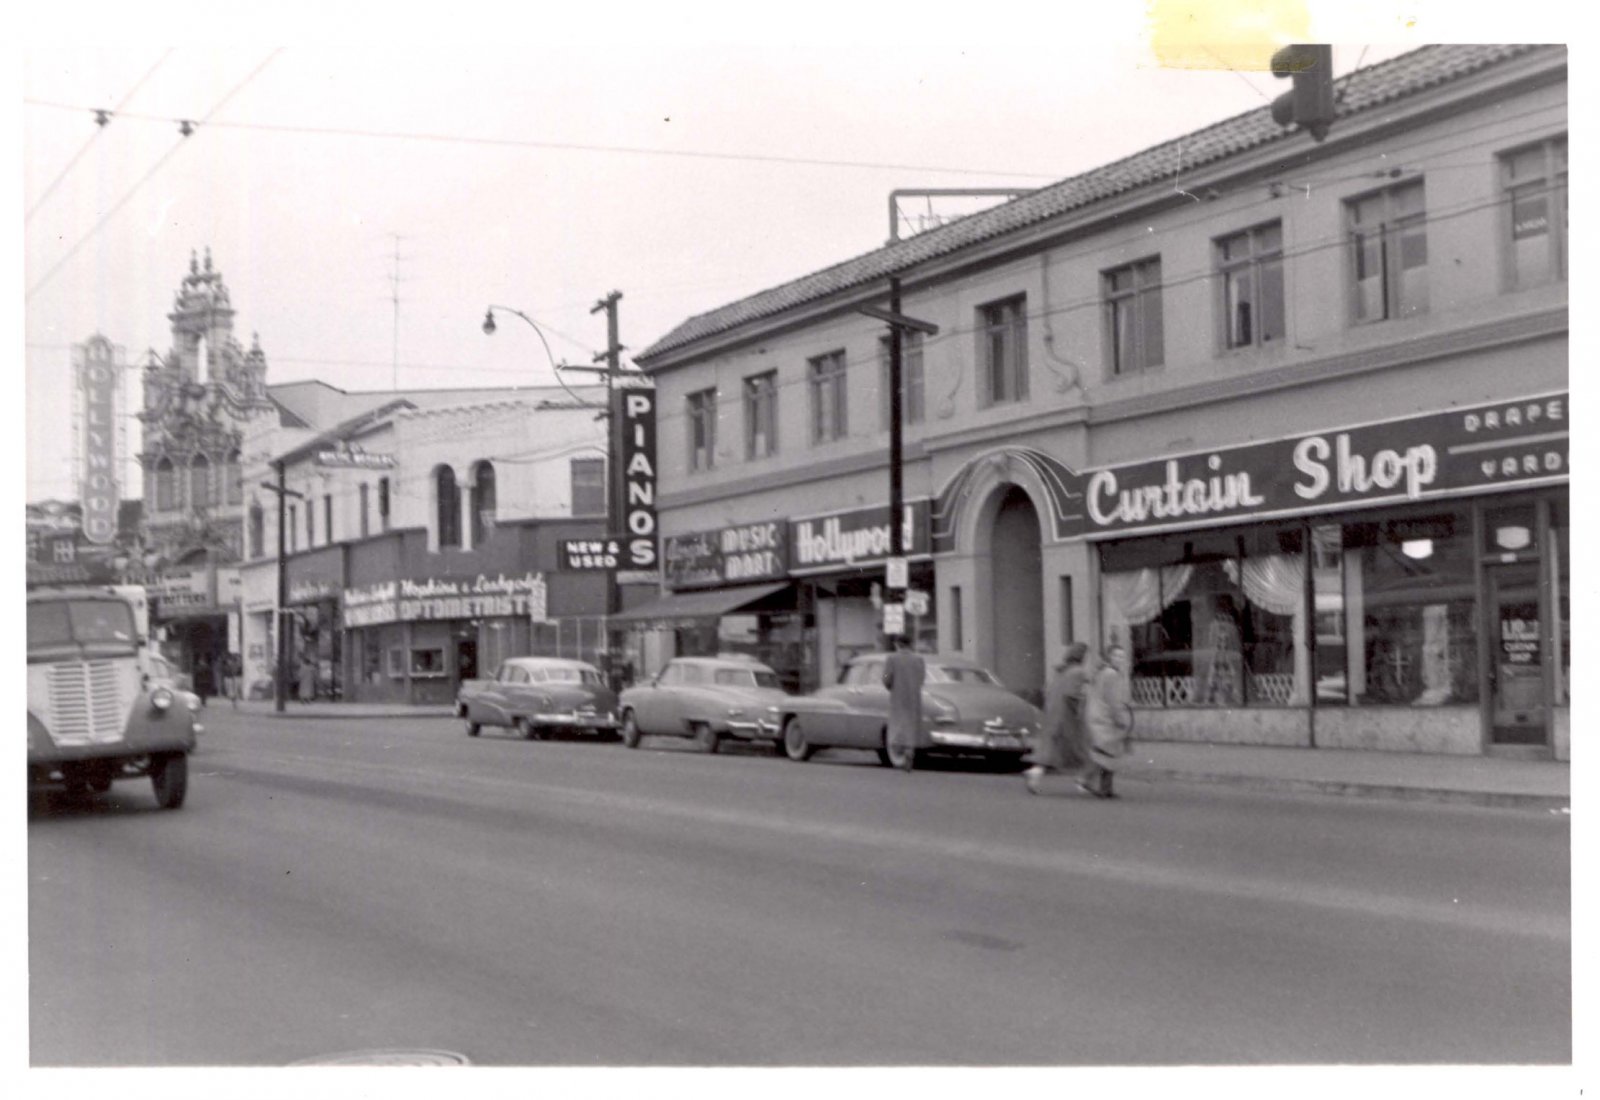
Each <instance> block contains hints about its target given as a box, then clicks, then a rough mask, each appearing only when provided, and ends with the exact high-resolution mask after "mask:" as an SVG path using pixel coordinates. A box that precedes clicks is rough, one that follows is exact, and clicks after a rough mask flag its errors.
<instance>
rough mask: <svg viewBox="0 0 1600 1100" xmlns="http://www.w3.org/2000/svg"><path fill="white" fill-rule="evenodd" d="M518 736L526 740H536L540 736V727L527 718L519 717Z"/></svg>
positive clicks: (517, 724) (517, 722) (516, 723)
mask: <svg viewBox="0 0 1600 1100" xmlns="http://www.w3.org/2000/svg"><path fill="white" fill-rule="evenodd" d="M515 726H516V730H517V736H519V737H521V738H522V739H523V740H525V741H535V740H537V739H538V737H539V727H538V726H536V725H534V724H533V723H532V722H530V721H528V720H527V719H526V718H518V719H517V720H516V722H515Z"/></svg>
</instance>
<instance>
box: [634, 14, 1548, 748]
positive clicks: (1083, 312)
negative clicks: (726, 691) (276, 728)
mask: <svg viewBox="0 0 1600 1100" xmlns="http://www.w3.org/2000/svg"><path fill="white" fill-rule="evenodd" d="M1566 88H1567V58H1566V51H1565V49H1564V48H1562V47H1551V46H1483V45H1471V46H1435V47H1427V48H1424V49H1420V50H1417V51H1414V52H1412V53H1408V54H1406V55H1403V56H1401V57H1398V58H1395V59H1394V60H1391V61H1389V62H1386V63H1383V64H1380V65H1374V66H1371V67H1369V68H1365V69H1361V70H1359V71H1357V72H1355V73H1352V74H1350V75H1348V76H1346V77H1344V78H1342V79H1341V80H1339V81H1338V82H1337V96H1338V116H1337V120H1336V122H1335V123H1334V125H1333V127H1332V130H1331V132H1330V133H1329V134H1328V135H1327V137H1326V140H1324V141H1321V142H1317V141H1314V140H1313V139H1312V138H1311V137H1310V136H1309V135H1306V134H1303V133H1298V132H1294V131H1289V130H1285V129H1283V128H1281V127H1279V126H1278V125H1277V124H1276V123H1274V122H1273V120H1272V118H1271V117H1270V112H1269V110H1268V109H1267V108H1265V107H1263V108H1262V109H1259V110H1255V111H1251V112H1248V113H1245V114H1242V115H1239V116H1236V117H1234V118H1230V119H1227V120H1225V121H1222V122H1219V123H1217V124H1215V125H1213V126H1210V127H1208V128H1206V129H1203V130H1200V131H1198V132H1196V133H1192V134H1188V135H1185V136H1184V137H1181V138H1179V139H1177V140H1175V141H1170V142H1166V143H1164V144H1161V145H1158V146H1156V147H1154V148H1151V149H1147V150H1145V151H1143V152H1140V153H1137V154H1135V155H1133V156H1130V157H1127V158H1125V159H1123V160H1120V161H1117V162H1115V163H1112V164H1108V165H1105V166H1103V167H1100V168H1096V169H1094V170H1091V171H1088V172H1085V173H1083V174H1081V175H1078V176H1075V177H1073V178H1070V179H1067V180H1063V181H1062V182H1060V183H1057V184H1054V185H1051V186H1048V187H1044V188H1041V189H1040V190H1038V191H1035V192H1032V193H1030V194H1028V195H1026V196H1024V197H1021V198H1018V199H1015V200H1013V201H1010V202H1007V203H1005V204H1003V205H1000V206H997V207H994V208H992V209H989V210H986V211H984V212H982V213H978V214H973V215H971V216H968V217H966V218H963V219H961V220H958V221H955V222H953V223H950V224H948V225H944V226H942V227H939V228H937V229H933V230H930V231H928V232H925V233H922V234H920V235H918V236H915V237H912V238H909V239H907V240H903V241H898V242H893V243H891V244H890V245H888V246H887V247H883V248H879V249H876V250H874V251H872V252H869V253H866V254H865V255H861V256H857V257H855V258H854V259H850V260H847V261H845V262H843V263H840V264H837V265H835V266H833V267H829V268H826V269H824V270H821V271H817V272H814V273H812V274H809V275H806V276H804V277H802V278H800V279H797V280H794V281H792V282H790V283H787V284H784V285H782V286H779V287H775V288H772V289H770V290H766V291H763V292H761V293H759V294H755V295H753V296H751V297H748V298H744V299H741V300H739V301H736V302H733V303H731V304H728V305H725V306H722V307H720V308H717V309H713V310H711V311H709V312H707V313H703V314H700V315H698V316H695V317H691V318H689V319H688V320H686V321H684V322H683V323H682V324H680V325H679V326H677V327H676V328H674V329H673V330H672V331H671V332H669V333H668V334H666V335H665V336H664V337H662V338H661V339H660V340H658V341H657V342H656V343H655V344H654V345H653V346H652V347H650V348H649V349H648V350H647V351H646V352H645V353H644V354H642V355H640V356H639V357H638V362H639V363H640V364H641V365H642V366H643V367H644V368H645V370H646V371H647V372H648V373H649V374H650V376H651V377H652V379H653V381H654V382H655V383H656V385H657V393H658V409H659V413H658V416H659V424H658V441H659V464H660V495H659V500H658V509H659V516H660V523H661V531H662V555H663V569H664V575H665V578H666V583H667V585H668V586H669V587H670V588H671V589H672V592H671V593H670V594H668V595H666V596H665V597H664V598H662V599H661V600H659V601H657V602H656V603H655V604H653V605H651V606H650V607H648V608H642V609H640V610H639V611H638V612H637V613H636V617H637V618H638V619H639V621H641V622H644V623H647V624H654V625H656V626H663V627H674V628H676V629H677V630H678V643H679V645H680V646H683V647H687V648H709V647H719V648H728V647H732V648H741V647H743V648H748V649H751V650H752V651H756V652H764V653H772V654H776V655H778V656H780V657H782V658H783V659H784V660H786V661H788V662H789V663H790V665H791V666H792V673H791V675H792V678H793V679H795V680H796V681H797V682H800V683H802V684H804V685H805V686H815V685H816V684H817V683H822V682H829V681H831V680H832V679H833V677H834V676H835V675H836V673H837V669H838V667H839V665H840V663H841V661H842V660H843V659H844V658H845V657H847V656H848V655H849V654H850V653H851V652H854V651H856V650H858V649H860V648H864V647H867V646H873V645H876V644H878V641H879V630H880V623H879V621H878V612H877V606H878V596H879V593H880V592H881V587H882V585H883V583H884V580H885V577H884V565H883V563H884V560H885V558H886V556H887V550H888V539H887V532H888V523H889V522H890V518H889V516H888V508H887V501H888V472H887V443H888V434H889V433H888V416H887V406H888V402H887V400H886V397H887V387H886V385H885V382H884V380H885V377H886V366H885V363H886V351H885V348H886V331H885V328H884V326H883V324H882V323H881V322H879V321H874V320H872V319H870V318H869V317H867V316H864V315H862V314H861V313H859V312H858V311H857V310H858V307H859V306H862V305H872V306H877V307H880V308H882V307H884V306H886V305H887V304H888V287H889V280H890V278H891V277H894V278H897V279H899V280H900V284H901V287H902V299H901V305H900V308H901V311H902V312H903V313H904V314H907V315H910V316H912V317H915V318H917V319H919V320H922V321H927V322H931V323H933V324H935V325H937V326H938V332H937V335H928V336H921V337H912V338H909V339H908V340H907V341H906V346H905V355H904V363H905V370H904V375H903V379H904V382H903V387H904V392H903V395H902V402H903V407H904V424H905V439H906V443H905V448H904V479H905V499H906V502H907V508H906V514H905V516H904V517H903V522H904V523H906V524H907V538H906V543H905V545H906V546H907V547H908V551H909V557H910V559H911V588H912V596H911V598H910V600H909V601H908V602H909V604H910V606H909V607H908V609H909V610H912V611H914V612H921V614H917V615H913V616H912V619H911V622H912V625H913V629H914V630H915V631H916V632H917V634H918V636H919V639H920V641H921V644H923V645H924V646H925V647H930V648H931V647H933V646H937V647H938V648H939V649H942V650H950V651H957V652H962V653H965V654H968V655H970V656H973V657H976V658H977V659H978V660H980V661H982V662H983V663H984V664H985V665H988V666H989V667H991V668H993V669H994V671H995V672H996V673H997V674H998V675H999V676H1000V677H1001V678H1002V679H1003V680H1004V681H1005V682H1006V683H1007V684H1008V685H1010V686H1011V687H1013V688H1014V689H1016V690H1019V691H1021V692H1023V693H1024V694H1031V695H1037V693H1038V692H1039V691H1040V689H1041V687H1042V685H1043V683H1044V681H1045V678H1046V676H1047V674H1048V671H1049V667H1050V665H1052V664H1053V663H1054V660H1055V657H1056V655H1057V654H1059V653H1060V651H1061V648H1062V646H1063V645H1064V644H1065V643H1067V642H1069V641H1072V640H1075V639H1077V640H1083V641H1088V642H1090V643H1092V644H1095V645H1096V646H1100V645H1106V644H1110V643H1113V642H1116V643H1120V644H1122V645H1125V646H1128V647H1130V648H1131V650H1132V658H1133V662H1132V663H1133V667H1132V684H1131V687H1132V691H1133V694H1134V697H1135V699H1136V702H1137V707H1138V714H1137V727H1138V731H1139V736H1147V737H1157V738H1173V739H1195V740H1212V741H1240V742H1251V743H1259V744H1279V745H1301V746H1322V747H1339V746H1349V747H1371V748H1387V749H1397V750H1413V751H1427V752H1448V753H1469V754H1470V753H1484V752H1504V753H1526V754H1533V755H1554V756H1556V757H1559V758H1566V756H1567V753H1568V743H1569V724H1568V713H1569V712H1568V702H1569V687H1568V682H1569V676H1568V672H1569V667H1570V660H1569V652H1570V646H1569V640H1570V615H1569V587H1570V584H1569V578H1570V575H1571V570H1570V557H1569V553H1568V544H1569V536H1568V530H1569V512H1568V469H1567V435H1568V421H1569V417H1570V408H1569V405H1568V401H1567V384H1568V383H1567V354H1568V352H1567V240H1568V238H1567V226H1566V211H1567V164H1566V157H1567V91H1566Z"/></svg>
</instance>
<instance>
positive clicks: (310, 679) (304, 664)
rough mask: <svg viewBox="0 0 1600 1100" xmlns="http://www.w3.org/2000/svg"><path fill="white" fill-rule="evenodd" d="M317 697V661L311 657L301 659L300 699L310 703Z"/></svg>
mask: <svg viewBox="0 0 1600 1100" xmlns="http://www.w3.org/2000/svg"><path fill="white" fill-rule="evenodd" d="M316 697H317V662H315V661H313V660H312V659H311V658H309V657H305V658H302V659H301V661H300V701H301V702H302V703H310V702H312V701H314V700H315V699H316Z"/></svg>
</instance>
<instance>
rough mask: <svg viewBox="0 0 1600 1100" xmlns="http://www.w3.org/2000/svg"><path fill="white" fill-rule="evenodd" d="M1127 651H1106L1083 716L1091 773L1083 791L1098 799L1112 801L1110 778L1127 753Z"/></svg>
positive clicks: (1129, 717) (1129, 724)
mask: <svg viewBox="0 0 1600 1100" xmlns="http://www.w3.org/2000/svg"><path fill="white" fill-rule="evenodd" d="M1127 663H1128V651H1127V650H1125V649H1123V648H1122V647H1121V646H1120V645H1111V646H1109V647H1107V649H1106V651H1105V654H1104V656H1103V657H1102V659H1101V663H1100V669H1099V671H1097V672H1096V673H1095V674H1094V683H1093V685H1092V686H1091V688H1090V690H1089V697H1088V706H1087V708H1086V711H1085V713H1086V716H1087V718H1088V720H1089V756H1090V763H1091V765H1092V767H1091V769H1090V770H1089V771H1088V772H1087V773H1086V774H1085V777H1084V778H1085V789H1086V790H1089V791H1090V792H1092V793H1093V794H1096V795H1099V796H1100V797H1101V798H1115V797H1117V796H1116V794H1115V792H1113V791H1112V789H1111V777H1112V773H1113V771H1114V768H1113V767H1112V765H1114V764H1115V763H1116V761H1117V759H1118V758H1119V757H1121V756H1123V755H1124V754H1125V753H1126V752H1127V751H1128V735H1129V734H1130V733H1132V732H1133V707H1132V706H1131V705H1129V702H1128V688H1127V678H1126V675H1125V673H1126V668H1127Z"/></svg>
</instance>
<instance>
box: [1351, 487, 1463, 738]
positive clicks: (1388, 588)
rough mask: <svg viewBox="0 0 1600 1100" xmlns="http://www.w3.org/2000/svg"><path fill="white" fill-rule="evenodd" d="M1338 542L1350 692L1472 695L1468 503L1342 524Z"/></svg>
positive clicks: (1357, 699)
mask: <svg viewBox="0 0 1600 1100" xmlns="http://www.w3.org/2000/svg"><path fill="white" fill-rule="evenodd" d="M1343 545H1344V549H1345V574H1344V596H1345V601H1346V605H1347V611H1348V614H1347V623H1348V628H1349V630H1350V637H1349V643H1348V649H1347V651H1348V653H1349V656H1350V661H1349V669H1350V683H1349V700H1350V702H1352V703H1365V704H1389V705H1395V704H1399V705H1411V706H1438V705H1441V704H1444V703H1473V702H1476V701H1477V699H1478V670H1477V664H1478V648H1477V647H1478V638H1477V635H1478V631H1477V626H1476V609H1477V600H1476V591H1477V590H1476V585H1475V582H1474V578H1473V543H1472V518H1471V513H1470V512H1468V511H1467V510H1466V509H1458V510H1455V511H1451V512H1442V513H1437V514H1434V515H1427V516H1415V517H1407V518H1405V519H1396V520H1387V521H1383V522H1376V523H1353V524H1346V525H1345V526H1344V530H1343Z"/></svg>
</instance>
